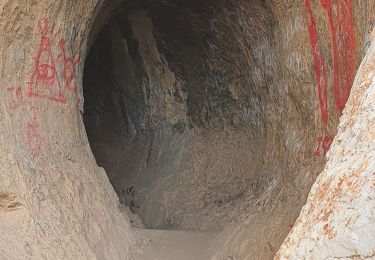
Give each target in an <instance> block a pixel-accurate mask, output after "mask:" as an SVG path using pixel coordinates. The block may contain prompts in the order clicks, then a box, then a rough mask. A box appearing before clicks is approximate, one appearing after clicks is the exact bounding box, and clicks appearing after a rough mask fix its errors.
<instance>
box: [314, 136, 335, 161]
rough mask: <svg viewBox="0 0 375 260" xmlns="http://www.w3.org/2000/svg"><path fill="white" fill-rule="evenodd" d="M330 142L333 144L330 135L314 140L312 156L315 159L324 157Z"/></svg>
mask: <svg viewBox="0 0 375 260" xmlns="http://www.w3.org/2000/svg"><path fill="white" fill-rule="evenodd" d="M332 142H333V136H332V135H328V136H318V137H317V138H316V150H315V152H314V153H313V155H314V156H316V157H321V156H324V155H325V154H326V153H327V152H328V150H329V148H330V146H331V144H332Z"/></svg>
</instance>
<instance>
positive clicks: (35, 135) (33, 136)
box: [26, 116, 46, 158]
mask: <svg viewBox="0 0 375 260" xmlns="http://www.w3.org/2000/svg"><path fill="white" fill-rule="evenodd" d="M26 137H27V145H28V147H29V150H30V152H31V155H32V156H33V158H36V157H39V156H40V155H41V154H42V153H44V152H45V150H46V149H45V147H44V141H43V138H42V137H41V136H40V134H39V124H38V122H37V121H36V117H35V116H34V117H33V118H32V120H31V121H30V122H28V123H27V132H26Z"/></svg>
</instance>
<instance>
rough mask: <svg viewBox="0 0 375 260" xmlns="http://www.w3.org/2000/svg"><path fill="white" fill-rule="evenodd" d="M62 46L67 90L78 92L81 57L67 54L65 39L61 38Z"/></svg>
mask: <svg viewBox="0 0 375 260" xmlns="http://www.w3.org/2000/svg"><path fill="white" fill-rule="evenodd" d="M60 48H61V51H62V57H63V60H64V65H63V66H64V70H63V72H64V73H63V78H64V83H65V87H66V89H67V90H69V91H72V92H74V93H77V90H78V87H77V75H76V67H77V64H78V63H79V60H80V58H79V56H76V57H75V58H72V57H68V56H67V55H66V51H65V41H64V40H60Z"/></svg>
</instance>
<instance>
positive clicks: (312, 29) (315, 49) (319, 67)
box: [305, 0, 328, 123]
mask: <svg viewBox="0 0 375 260" xmlns="http://www.w3.org/2000/svg"><path fill="white" fill-rule="evenodd" d="M305 6H306V9H305V13H306V16H308V19H309V35H310V45H311V50H312V54H313V57H314V66H313V67H314V71H315V76H316V81H317V92H318V97H319V107H320V114H321V120H322V121H323V122H324V123H326V122H327V121H328V109H327V76H326V69H325V64H324V59H323V54H322V51H321V49H320V45H319V38H318V32H317V29H316V22H315V18H314V15H313V12H312V8H311V4H310V0H306V2H305Z"/></svg>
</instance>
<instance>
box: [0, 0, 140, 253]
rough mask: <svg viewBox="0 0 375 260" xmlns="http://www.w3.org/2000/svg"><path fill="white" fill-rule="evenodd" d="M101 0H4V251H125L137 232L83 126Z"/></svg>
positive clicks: (0, 126)
mask: <svg viewBox="0 0 375 260" xmlns="http://www.w3.org/2000/svg"><path fill="white" fill-rule="evenodd" d="M102 5H103V3H102V2H101V1H73V2H72V1H70V2H69V3H68V2H67V1H0V10H1V11H0V31H1V40H0V53H1V54H0V56H1V58H0V75H1V77H0V100H1V103H0V104H1V106H0V165H1V167H0V258H1V259H122V258H123V257H124V256H129V255H130V253H131V246H132V244H133V236H132V234H131V233H130V231H129V224H128V220H127V219H126V217H124V215H122V214H120V212H119V210H118V203H119V202H118V198H117V196H116V194H115V192H114V190H113V188H112V186H111V185H110V183H109V181H108V178H107V176H106V174H105V172H104V170H103V169H101V168H99V167H98V166H97V165H96V163H95V159H94V157H93V156H92V153H91V150H90V147H89V145H88V142H87V137H86V135H85V130H84V125H83V121H82V114H81V112H80V107H82V104H83V99H82V95H81V93H82V87H81V86H82V84H81V82H82V72H83V64H84V63H83V62H84V60H85V56H86V42H87V37H88V34H89V32H90V29H91V25H92V23H93V21H94V19H95V17H96V15H97V13H98V12H99V11H100V10H102V7H103V6H102Z"/></svg>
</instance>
